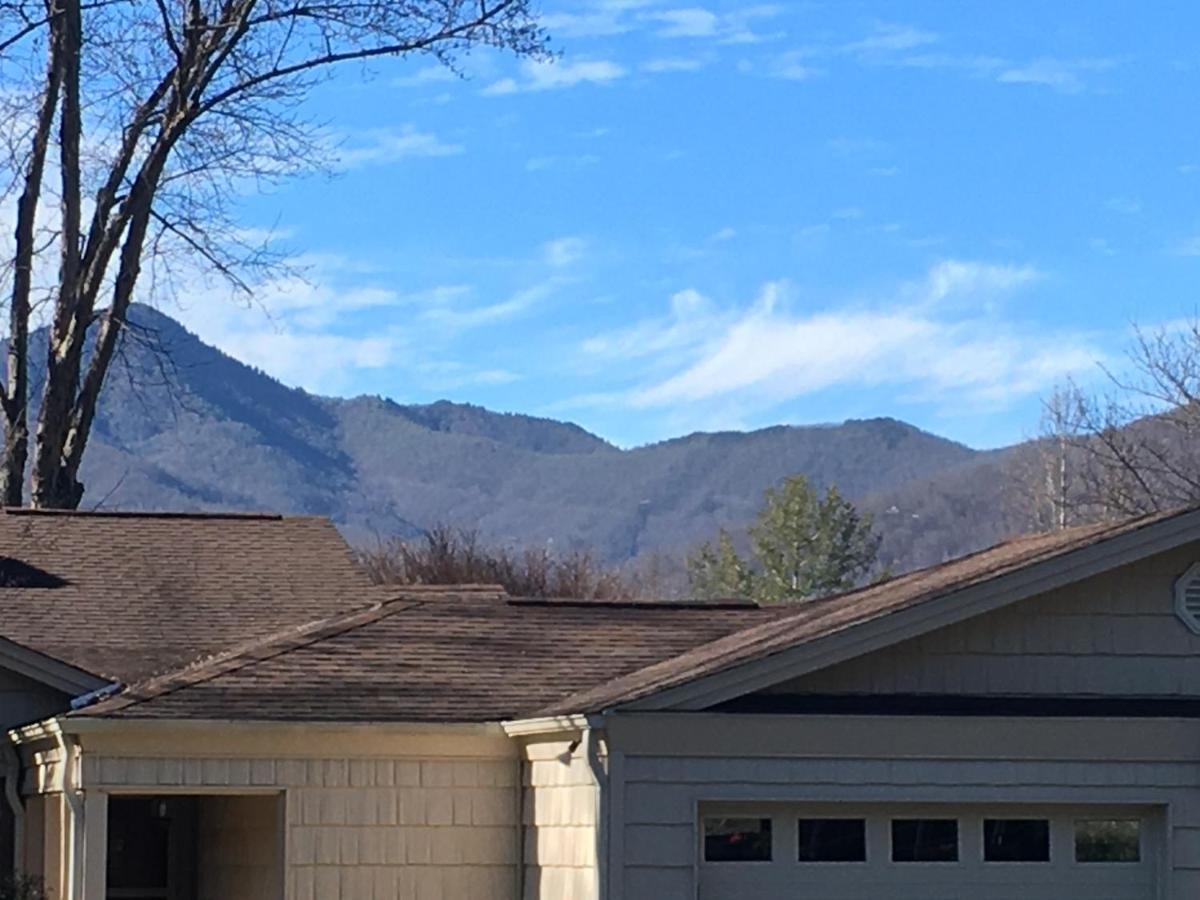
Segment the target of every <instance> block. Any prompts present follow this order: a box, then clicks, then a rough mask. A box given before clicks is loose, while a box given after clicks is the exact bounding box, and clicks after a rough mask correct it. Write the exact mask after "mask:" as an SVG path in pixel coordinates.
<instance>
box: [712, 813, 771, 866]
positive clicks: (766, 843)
mask: <svg viewBox="0 0 1200 900" xmlns="http://www.w3.org/2000/svg"><path fill="white" fill-rule="evenodd" d="M704 860H705V862H770V861H771V820H770V819H725V818H721V819H717V818H710V819H705V820H704Z"/></svg>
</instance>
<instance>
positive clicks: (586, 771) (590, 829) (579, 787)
mask: <svg viewBox="0 0 1200 900" xmlns="http://www.w3.org/2000/svg"><path fill="white" fill-rule="evenodd" d="M584 748H585V744H583V743H581V742H579V741H571V742H568V741H551V742H543V743H538V744H530V745H529V746H528V747H526V748H525V755H526V762H525V775H524V777H525V785H526V792H525V810H524V815H523V818H524V822H525V900H565V898H570V900H593V898H595V897H597V895H598V892H599V881H598V878H599V875H598V869H597V843H596V842H597V834H598V832H597V818H598V816H597V813H598V809H599V797H598V794H597V786H596V779H595V776H594V775H593V773H592V770H591V767H590V765H589V763H588V760H587V756H586V751H585V749H584Z"/></svg>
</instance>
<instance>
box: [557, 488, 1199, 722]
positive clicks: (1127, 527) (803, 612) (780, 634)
mask: <svg viewBox="0 0 1200 900" xmlns="http://www.w3.org/2000/svg"><path fill="white" fill-rule="evenodd" d="M1195 511H1196V510H1194V509H1188V510H1177V511H1173V512H1169V513H1164V514H1160V515H1154V516H1144V517H1141V518H1138V519H1133V520H1130V521H1126V522H1122V523H1119V524H1116V525H1090V526H1083V527H1079V528H1071V529H1067V530H1065V531H1059V532H1053V533H1050V534H1040V535H1030V536H1027V537H1021V538H1016V539H1014V540H1010V541H1006V542H1004V543H1002V544H997V545H996V546H994V547H990V548H988V549H986V550H982V551H980V552H978V553H973V554H971V555H968V556H964V557H961V558H959V559H955V560H951V561H950V562H946V563H942V564H941V565H937V566H932V567H930V568H927V569H921V570H918V571H916V572H911V573H909V574H907V575H902V576H900V577H899V578H895V579H892V580H890V581H886V582H883V583H881V584H877V585H872V586H869V587H866V588H862V589H860V590H856V591H850V592H848V593H845V594H840V595H837V596H833V597H828V598H826V599H823V600H816V601H812V602H809V603H805V604H803V606H801V607H800V608H799V609H798V610H794V611H792V612H791V614H790V615H787V616H785V617H783V618H779V619H775V620H772V621H770V622H766V623H764V624H762V625H758V626H755V627H752V628H748V629H746V630H744V631H739V632H737V633H736V634H732V635H728V636H726V637H723V638H719V639H717V640H715V641H713V642H711V643H708V644H704V645H702V646H699V647H695V648H693V649H692V650H689V651H688V652H686V653H683V654H681V655H679V656H676V657H673V658H671V659H667V660H662V661H661V662H658V663H654V664H652V665H650V666H647V667H646V668H644V669H641V670H639V671H636V672H631V673H629V674H628V675H625V676H622V677H620V678H617V679H614V680H612V681H610V682H608V683H606V684H601V685H596V686H594V687H592V688H590V689H587V690H584V691H581V692H579V693H578V694H574V695H572V696H570V697H565V698H563V699H562V700H561V701H559V702H558V703H553V704H549V705H547V706H546V707H543V708H541V709H539V710H538V711H537V714H538V715H556V714H562V713H567V712H571V713H575V712H593V711H599V710H603V709H610V708H612V707H614V706H619V705H621V704H623V703H629V702H632V701H634V700H637V699H640V698H642V697H646V696H648V695H650V694H655V693H658V692H660V691H663V690H666V689H669V688H672V687H678V686H679V685H683V684H686V683H688V682H691V681H695V680H697V679H699V678H703V677H706V676H709V675H714V674H717V673H719V672H722V671H725V670H727V669H731V668H734V667H735V666H738V665H743V664H745V663H749V662H753V661H755V660H760V659H764V658H766V657H769V656H772V655H774V654H776V653H780V652H782V651H785V650H789V649H791V648H793V647H797V646H800V645H802V644H805V643H808V642H811V641H815V640H817V639H819V638H824V637H828V636H830V635H833V634H836V633H838V632H841V631H846V630H848V629H851V628H854V627H856V626H858V625H863V624H866V623H868V622H871V621H874V620H876V619H880V618H882V617H884V616H887V615H891V614H893V613H896V612H900V611H902V610H906V609H910V608H912V607H914V606H917V605H919V604H922V603H927V602H929V601H932V600H936V599H938V598H941V597H946V596H947V595H950V594H953V593H955V592H957V591H960V590H963V589H964V588H968V587H971V586H973V585H976V584H981V583H983V582H986V581H990V580H992V579H997V578H1001V577H1003V576H1005V575H1009V574H1011V573H1014V572H1017V571H1019V570H1021V569H1024V568H1026V567H1028V566H1031V565H1034V564H1036V563H1040V562H1044V561H1047V560H1051V559H1055V558H1057V557H1062V556H1065V555H1067V554H1069V553H1072V552H1074V551H1076V550H1081V549H1084V548H1086V547H1090V546H1092V545H1094V544H1098V543H1100V542H1102V541H1107V540H1110V539H1112V538H1116V537H1119V536H1121V535H1124V534H1128V533H1130V532H1133V531H1138V530H1140V529H1143V528H1147V527H1150V526H1152V525H1155V524H1157V523H1159V522H1163V521H1166V520H1168V519H1172V518H1175V517H1177V516H1180V515H1184V514H1187V513H1192V512H1195Z"/></svg>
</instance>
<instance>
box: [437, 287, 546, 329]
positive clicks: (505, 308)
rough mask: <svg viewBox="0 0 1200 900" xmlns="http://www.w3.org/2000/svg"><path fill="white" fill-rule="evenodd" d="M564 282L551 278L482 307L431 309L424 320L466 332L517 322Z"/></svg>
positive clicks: (444, 306) (443, 327)
mask: <svg viewBox="0 0 1200 900" xmlns="http://www.w3.org/2000/svg"><path fill="white" fill-rule="evenodd" d="M561 283H562V281H561V279H559V278H551V279H548V280H546V281H543V282H541V283H540V284H535V285H533V286H532V287H528V288H524V289H522V290H519V291H517V292H516V293H514V294H512V295H511V296H509V297H508V298H507V299H505V300H500V301H497V302H495V303H485V304H484V305H482V306H463V305H460V304H446V305H442V306H435V307H432V308H430V309H427V310H426V311H425V313H424V314H423V316H422V319H423V321H425V322H426V323H428V324H430V325H433V326H435V327H437V328H438V329H440V330H442V331H464V330H467V329H470V328H479V327H481V326H483V325H492V324H495V323H496V322H500V321H505V320H508V319H514V318H517V317H519V316H522V315H524V314H525V313H527V312H529V311H530V310H532V309H533V308H534V307H535V306H537V305H538V304H540V303H542V302H543V301H545V300H546V299H548V298H549V297H550V295H551V294H553V293H554V291H555V290H557V288H558V287H559V286H560V284H561Z"/></svg>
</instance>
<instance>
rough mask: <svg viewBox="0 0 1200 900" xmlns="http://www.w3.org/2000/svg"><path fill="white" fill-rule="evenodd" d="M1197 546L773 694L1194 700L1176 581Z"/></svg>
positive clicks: (1190, 641) (1199, 639) (1192, 658)
mask: <svg viewBox="0 0 1200 900" xmlns="http://www.w3.org/2000/svg"><path fill="white" fill-rule="evenodd" d="M1197 560H1200V546H1197V545H1195V544H1193V545H1190V546H1188V547H1185V548H1182V549H1180V550H1176V551H1172V552H1170V553H1165V554H1162V555H1160V556H1158V557H1155V558H1153V559H1149V560H1146V561H1144V562H1141V563H1136V564H1134V565H1130V566H1126V567H1124V568H1122V569H1118V570H1116V571H1114V572H1110V573H1106V574H1104V575H1099V576H1096V577H1095V578H1091V579H1088V580H1085V581H1082V582H1079V583H1078V584H1074V585H1071V586H1069V587H1066V588H1063V589H1061V590H1058V591H1053V592H1050V593H1047V594H1044V595H1042V596H1039V597H1034V598H1032V599H1029V600H1025V601H1022V602H1020V603H1017V604H1015V605H1013V606H1010V607H1007V608H1005V609H1002V610H999V611H997V612H994V613H990V614H988V615H984V616H979V617H978V618H975V619H971V620H969V621H967V622H963V623H960V624H958V625H951V626H948V627H946V628H942V629H939V630H937V631H934V632H931V633H930V634H928V635H925V636H924V637H920V638H916V639H913V640H910V641H905V642H903V643H900V644H897V645H896V646H894V647H891V648H888V649H886V650H881V651H878V652H875V653H872V654H868V655H866V656H863V657H861V658H858V659H855V660H851V661H849V662H846V663H842V664H840V665H836V666H832V667H830V668H828V669H825V670H823V671H819V672H814V673H811V674H809V675H805V676H802V677H800V678H797V679H794V680H792V681H788V682H783V683H781V684H780V685H778V686H776V687H774V688H771V689H770V692H771V693H820V694H827V693H832V694H838V693H854V694H862V693H881V694H911V693H923V694H959V693H962V694H1054V695H1060V694H1079V695H1106V694H1119V695H1166V696H1194V695H1196V693H1197V685H1200V635H1196V634H1194V633H1193V632H1192V631H1191V630H1189V629H1188V628H1187V627H1186V626H1185V625H1184V624H1183V623H1182V622H1181V621H1180V620H1179V619H1178V618H1177V617H1176V616H1175V610H1174V583H1175V580H1176V579H1177V578H1178V577H1179V576H1180V575H1181V574H1183V572H1185V571H1186V570H1187V569H1188V567H1189V566H1190V565H1192V563H1194V562H1196V561H1197Z"/></svg>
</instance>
